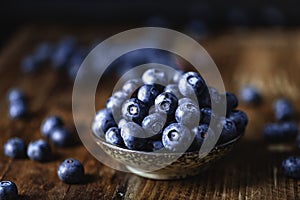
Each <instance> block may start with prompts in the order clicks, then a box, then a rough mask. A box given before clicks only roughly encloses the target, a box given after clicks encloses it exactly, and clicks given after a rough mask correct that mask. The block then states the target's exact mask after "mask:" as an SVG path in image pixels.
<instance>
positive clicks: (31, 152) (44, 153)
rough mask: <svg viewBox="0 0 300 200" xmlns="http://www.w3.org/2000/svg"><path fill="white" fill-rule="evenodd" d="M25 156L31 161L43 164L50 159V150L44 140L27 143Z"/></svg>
mask: <svg viewBox="0 0 300 200" xmlns="http://www.w3.org/2000/svg"><path fill="white" fill-rule="evenodd" d="M27 156H28V157H29V158H30V159H31V160H35V161H39V162H45V161H48V160H50V158H51V148H50V146H49V145H48V143H47V142H46V141H45V140H42V139H39V140H35V141H33V142H30V143H29V145H28V148H27Z"/></svg>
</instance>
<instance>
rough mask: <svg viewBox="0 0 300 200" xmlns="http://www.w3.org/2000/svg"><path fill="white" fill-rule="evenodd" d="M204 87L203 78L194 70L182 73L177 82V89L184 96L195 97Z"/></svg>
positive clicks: (199, 94)
mask: <svg viewBox="0 0 300 200" xmlns="http://www.w3.org/2000/svg"><path fill="white" fill-rule="evenodd" d="M205 87H206V84H205V81H204V80H203V78H202V77H201V76H200V75H199V74H197V73H196V72H187V73H185V74H183V75H182V76H181V78H180V80H179V83H178V89H179V91H180V92H181V94H183V95H184V96H186V97H189V98H191V99H197V97H198V96H201V94H202V92H203V91H204V89H205Z"/></svg>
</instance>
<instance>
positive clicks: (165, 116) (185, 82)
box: [92, 68, 248, 152]
mask: <svg viewBox="0 0 300 200" xmlns="http://www.w3.org/2000/svg"><path fill="white" fill-rule="evenodd" d="M168 75H169V76H168ZM225 98H226V99H227V101H225ZM222 100H224V101H222ZM212 101H213V102H214V103H216V105H218V106H225V107H226V108H227V111H226V116H225V117H221V116H219V115H218V114H217V113H214V112H212V109H211V102H212ZM222 103H225V105H221V104H222ZM237 106H238V99H237V97H236V96H235V95H234V94H233V93H230V92H226V93H225V94H220V93H219V92H218V91H217V89H215V88H213V87H208V86H207V85H206V83H205V81H204V79H203V78H202V77H201V76H200V75H199V74H198V73H196V72H186V73H183V72H181V71H177V72H176V73H175V74H172V75H171V74H167V73H166V72H165V71H163V70H160V69H156V68H153V69H148V70H146V71H145V72H144V73H143V75H142V77H141V79H131V80H128V81H127V82H125V83H124V85H123V87H122V89H121V90H119V91H116V92H114V93H113V94H112V96H111V97H110V98H109V99H108V100H107V103H106V108H104V109H102V110H100V111H98V112H97V114H96V116H95V118H94V121H93V124H92V129H93V132H94V134H95V135H96V136H97V137H99V138H101V139H105V140H106V141H107V142H109V143H111V144H114V145H117V146H120V147H123V148H128V149H133V150H139V151H157V150H159V149H163V148H165V149H166V150H168V151H171V152H179V151H185V150H187V151H197V150H199V149H200V147H201V145H202V143H203V141H204V140H205V138H208V137H209V136H211V137H214V132H215V131H216V130H214V129H213V128H210V127H209V123H210V122H211V121H212V122H214V123H217V125H216V127H219V128H221V127H222V126H223V129H222V130H220V131H221V135H220V138H219V139H218V142H217V145H218V144H223V143H226V142H228V141H231V140H232V139H234V138H237V137H238V136H239V135H241V134H242V133H243V132H244V130H245V128H246V125H247V123H248V118H247V115H246V114H245V113H244V112H243V111H240V110H236V107H237Z"/></svg>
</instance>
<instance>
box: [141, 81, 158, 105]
mask: <svg viewBox="0 0 300 200" xmlns="http://www.w3.org/2000/svg"><path fill="white" fill-rule="evenodd" d="M163 90H164V86H162V85H159V84H151V85H149V84H146V85H143V86H142V87H140V88H139V90H138V93H137V98H138V99H139V100H141V101H142V102H144V103H145V104H147V105H148V106H151V105H153V104H154V100H155V98H156V97H157V96H158V95H159V94H160V93H162V91H163Z"/></svg>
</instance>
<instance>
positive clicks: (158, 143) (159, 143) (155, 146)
mask: <svg viewBox="0 0 300 200" xmlns="http://www.w3.org/2000/svg"><path fill="white" fill-rule="evenodd" d="M151 143H152V151H158V150H160V149H162V148H164V145H163V143H162V141H161V140H157V141H151Z"/></svg>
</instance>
